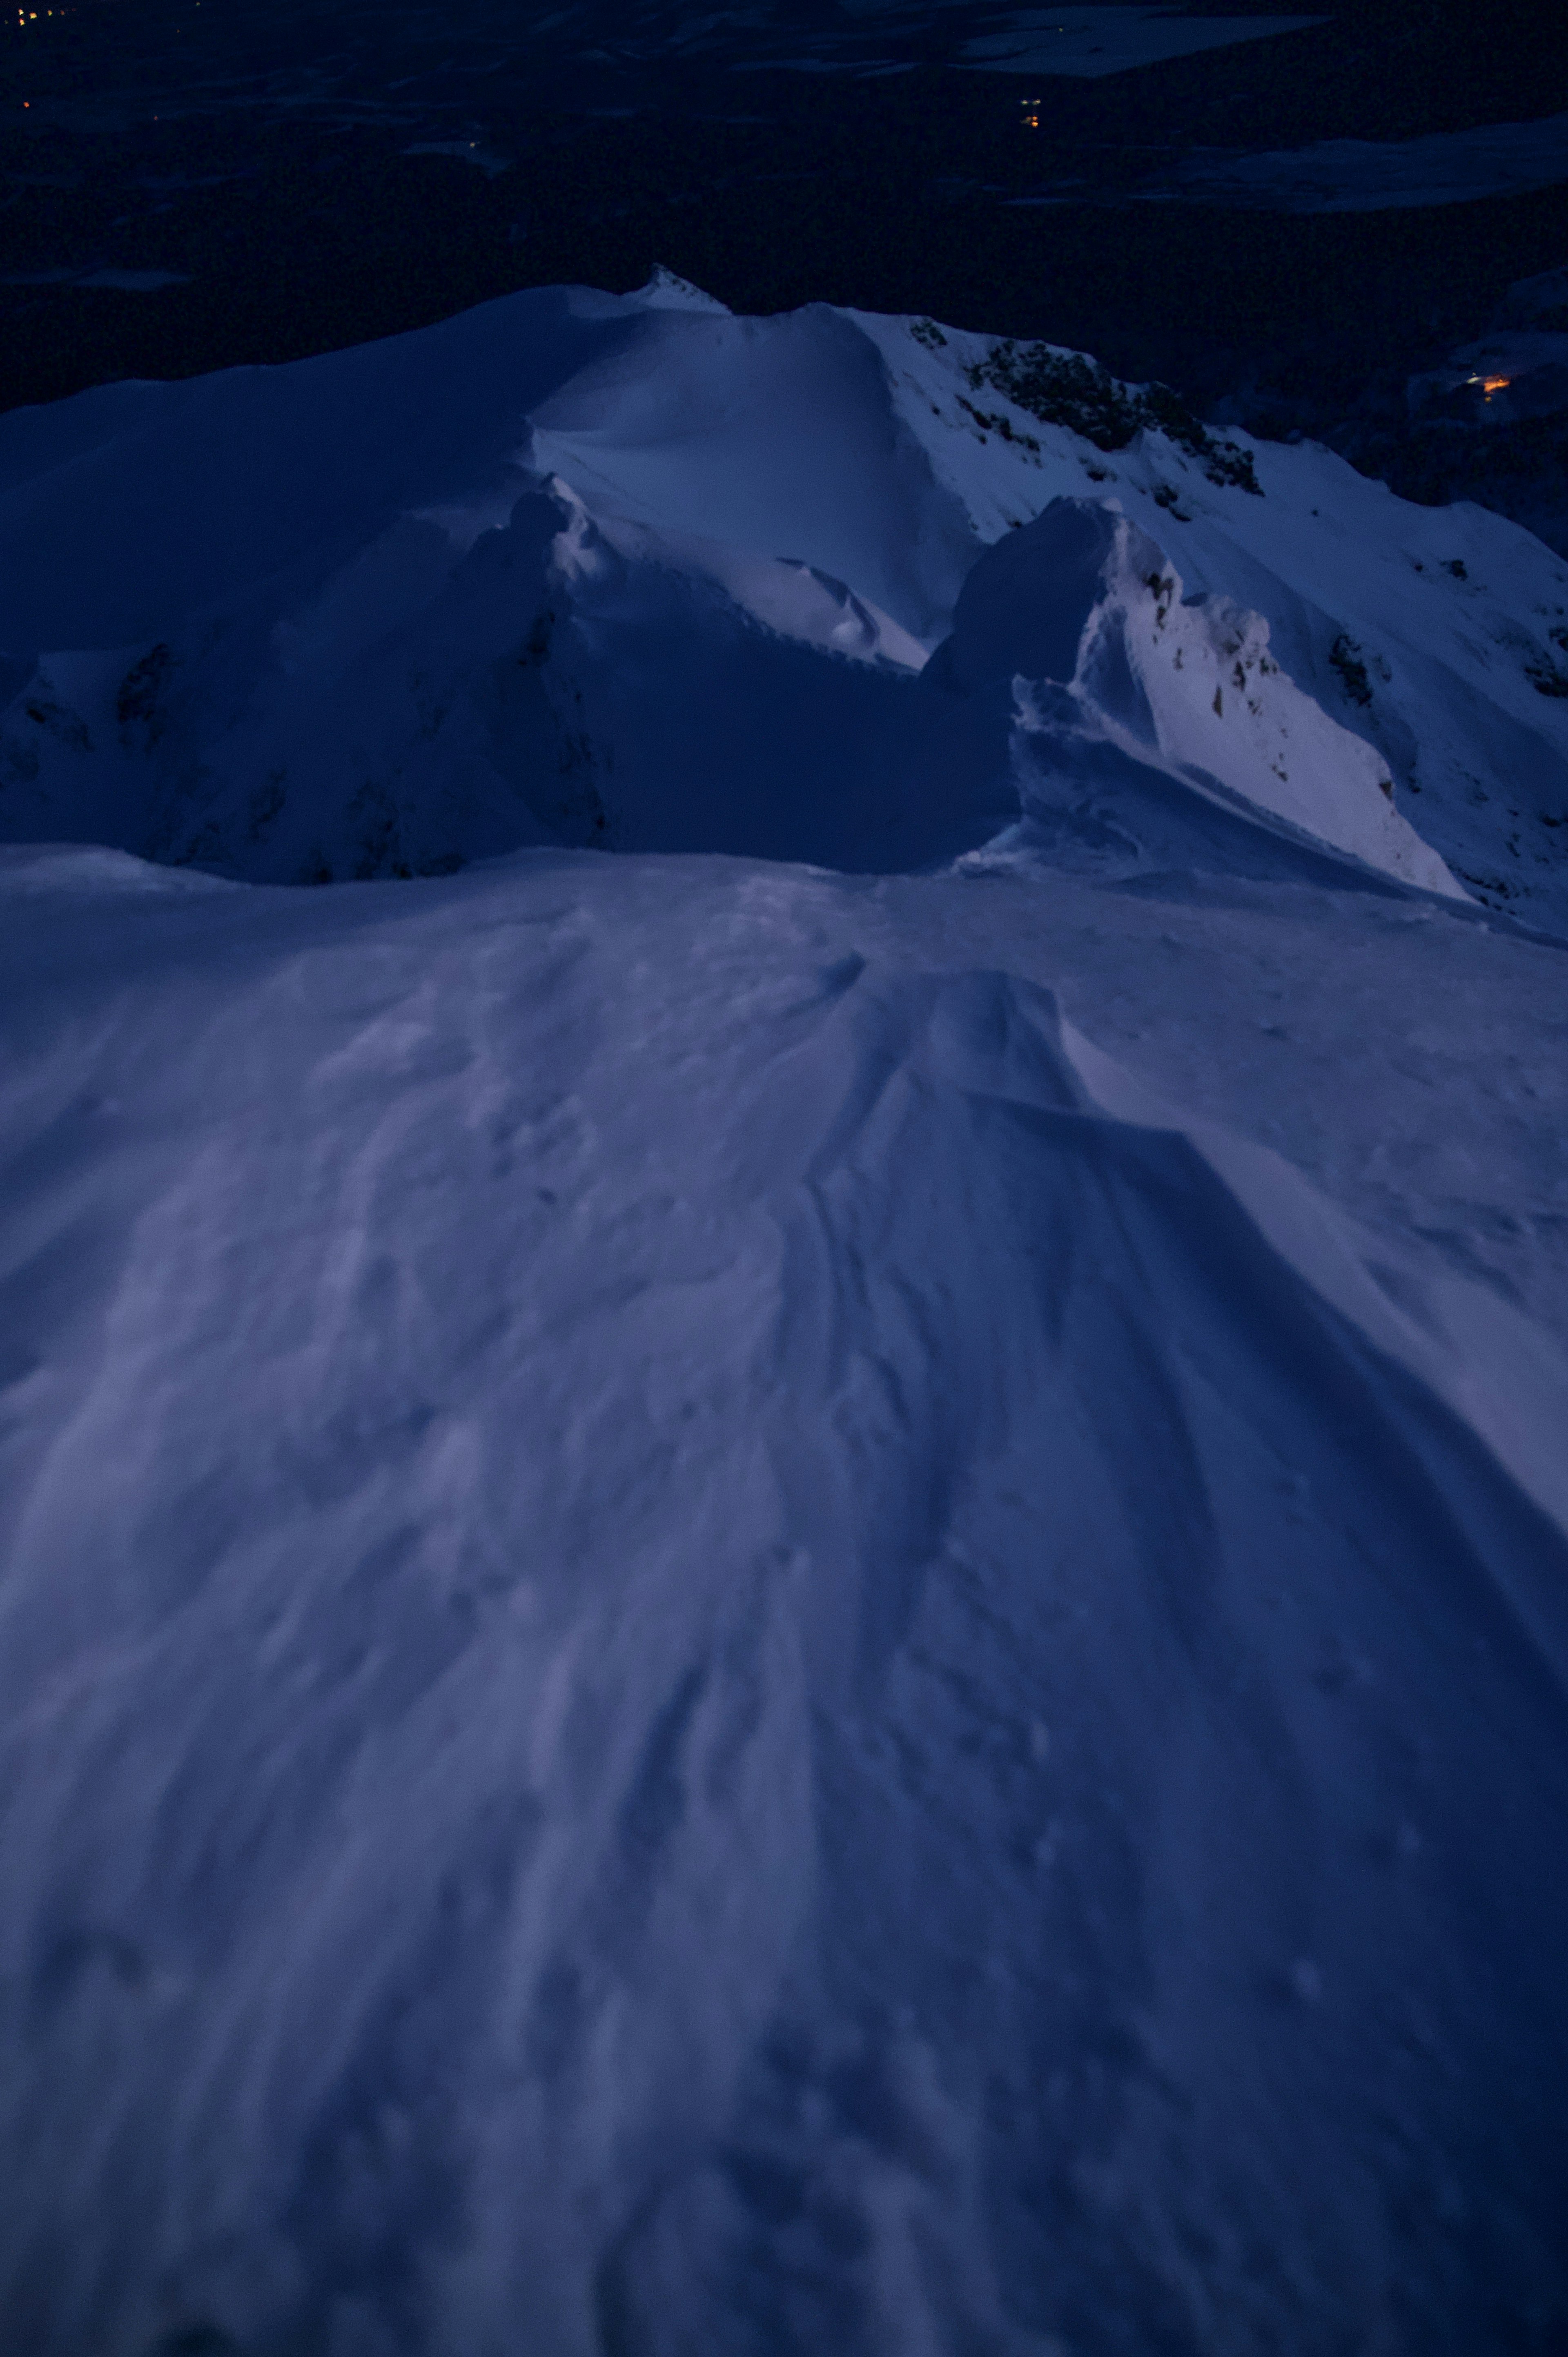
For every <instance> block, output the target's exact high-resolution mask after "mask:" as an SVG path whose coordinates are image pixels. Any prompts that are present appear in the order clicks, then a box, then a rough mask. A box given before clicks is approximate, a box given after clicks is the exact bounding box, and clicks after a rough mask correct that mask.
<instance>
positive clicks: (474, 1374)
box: [0, 282, 1568, 2357]
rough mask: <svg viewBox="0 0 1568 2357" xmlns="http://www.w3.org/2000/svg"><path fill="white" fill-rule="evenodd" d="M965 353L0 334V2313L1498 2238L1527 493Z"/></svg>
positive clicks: (459, 2330) (875, 335) (388, 2329)
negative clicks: (1340, 456) (69, 342)
mask: <svg viewBox="0 0 1568 2357" xmlns="http://www.w3.org/2000/svg"><path fill="white" fill-rule="evenodd" d="M988 355H990V360H989V361H988ZM988 366H989V367H990V374H989V376H988V375H987V372H986V371H987V367H988ZM999 374H1000V375H1004V376H1005V377H1006V378H1007V380H1008V382H1011V383H1013V384H1014V385H1015V388H1021V389H1023V390H1024V391H1026V392H1027V391H1028V389H1029V387H1030V386H1031V385H1036V386H1037V385H1039V384H1041V383H1047V382H1056V381H1057V380H1058V378H1059V377H1060V376H1061V371H1055V372H1053V371H1051V370H1050V369H1048V368H1047V367H1046V366H1044V364H1043V363H1042V364H1041V365H1039V366H1037V367H1036V368H1035V370H1034V371H1033V373H1032V374H1031V373H1030V371H1028V370H1027V369H1020V368H1015V367H1014V366H1013V365H1012V364H1011V363H1009V367H1008V368H1007V369H1006V370H1002V369H1000V368H999V367H998V366H996V365H995V364H994V348H993V347H991V346H989V345H988V343H987V342H986V340H985V339H964V338H960V337H957V336H955V335H952V334H950V333H949V332H948V331H946V330H943V329H941V328H937V327H935V326H934V325H932V323H930V322H923V321H915V322H909V321H897V320H871V319H865V318H861V317H853V316H851V315H847V314H844V313H841V312H835V311H832V310H828V309H813V310H811V311H809V312H806V313H803V314H800V315H797V316H795V317H790V318H787V319H780V320H767V321H754V320H744V319H736V318H732V317H729V316H728V315H727V314H725V313H723V312H722V311H720V310H718V309H717V308H716V307H712V306H708V305H706V304H705V303H704V302H703V298H701V297H700V296H697V295H696V294H695V293H694V291H693V290H690V289H682V288H681V287H679V286H673V287H672V286H671V285H669V284H668V283H663V282H660V283H659V284H656V285H655V286H654V287H652V288H651V289H650V290H645V293H644V295H643V296H639V297H628V298H616V297H609V296H596V295H592V294H589V293H585V292H582V291H568V292H562V291H560V290H554V291H551V292H547V293H544V294H542V295H536V296H521V297H518V298H515V300H513V301H511V302H509V303H505V304H500V305H492V306H490V307H488V308H486V309H485V310H483V311H479V312H476V313H473V314H470V315H469V316H468V317H467V318H465V319H461V320H455V321H452V322H449V323H448V324H447V325H446V327H444V328H437V329H435V330H432V331H430V332H429V333H428V334H424V335H421V336H417V337H411V338H404V339H399V340H397V341H396V342H393V343H390V344H386V345H382V346H378V347H374V348H371V349H370V350H363V351H359V352H349V353H343V354H339V355H337V356H334V357H333V358H332V359H331V360H329V361H313V362H309V363H306V364H305V365H304V366H302V367H299V368H290V369H285V370H279V371H239V372H235V373H234V374H232V375H230V376H226V377H222V378H217V379H211V380H208V381H205V382H197V383H193V384H188V385H172V386H161V385H160V386H149V385H128V386H118V387H111V388H106V389H103V390H102V391H101V392H99V393H92V394H90V395H87V396H84V397H83V398H82V399H81V400H79V401H76V402H71V403H67V404H60V405H59V406H58V407H57V408H55V409H52V410H48V411H38V412H33V413H24V414H18V415H14V416H12V417H9V418H6V419H0V546H3V547H4V550H5V568H4V569H3V570H0V646H4V647H5V650H6V655H5V662H6V664H7V665H8V668H7V669H6V671H5V673H4V678H5V683H6V686H7V689H8V691H9V692H10V693H11V701H10V702H9V704H8V705H7V707H6V710H5V721H4V731H3V741H4V761H5V767H4V769H3V770H0V829H3V830H4V832H5V835H6V836H7V837H9V838H10V841H9V842H8V843H7V845H6V846H5V847H4V848H0V1007H3V1008H4V1010H5V1015H4V1020H3V1022H0V1890H3V1891H4V1895H5V1904H4V1906H3V1907H0V2162H3V2164H4V2172H5V2184H6V2188H7V2199H6V2202H5V2206H4V2210H3V2212H0V2357H84V2353H85V2352H91V2357H698V2352H701V2357H709V2352H715V2357H719V2353H721V2352H722V2357H731V2352H734V2357H893V2352H897V2357H906V2353H907V2352H908V2357H958V2352H962V2357H1126V2352H1129V2351H1137V2352H1140V2353H1141V2357H1142V2352H1155V2351H1160V2352H1169V2357H1280V2352H1289V2357H1347V2352H1356V2353H1357V2357H1374V2352H1375V2357H1554V2352H1556V2351H1557V2349H1558V2348H1559V2347H1560V2345H1561V2344H1562V2342H1563V2335H1564V2333H1565V2332H1568V2242H1565V2240H1564V2236H1563V2231H1562V2227H1563V2216H1564V2214H1565V2212H1568V2163H1565V2160H1564V2152H1563V2137H1562V2133H1561V2124H1562V2118H1563V2106H1564V2102H1565V2101H1568V2005H1565V2003H1564V1997H1563V1973H1562V1958H1563V1953H1565V1951H1568V1883H1565V1881H1564V1878H1563V1876H1562V1875H1561V1874H1559V1873H1557V1872H1555V1871H1553V1870H1552V1863H1553V1860H1554V1858H1555V1857H1556V1853H1557V1850H1558V1848H1559V1847H1560V1845H1561V1829H1562V1825H1563V1821H1564V1814H1565V1812H1568V1475H1565V1471H1564V1464H1565V1458H1564V1452H1563V1447H1562V1436H1563V1431H1564V1429H1565V1428H1568V1252H1565V1248H1564V1247H1565V1243H1568V1176H1565V1171H1564V1163H1563V1153H1562V1138H1563V1134H1564V1127H1565V1125H1568V997H1565V996H1564V991H1563V959H1564V956H1565V954H1568V952H1565V951H1564V948H1563V938H1562V934H1563V924H1564V922H1565V921H1568V909H1565V907H1564V905H1563V903H1564V891H1565V885H1564V876H1565V871H1564V867H1563V859H1562V856H1561V855H1560V853H1559V852H1558V850H1557V845H1558V844H1559V843H1560V842H1561V840H1562V836H1563V833H1564V832H1568V830H1565V829H1564V828H1563V827H1562V826H1561V825H1560V823H1559V822H1561V821H1563V820H1568V806H1565V803H1564V800H1563V791H1564V782H1565V778H1568V769H1565V762H1568V737H1565V736H1564V732H1563V724H1564V717H1565V715H1568V699H1564V698H1562V697H1559V696H1557V695H1556V694H1552V693H1548V692H1547V691H1546V690H1545V689H1543V688H1542V687H1541V685H1540V684H1539V683H1538V682H1537V681H1534V680H1532V676H1531V674H1532V673H1535V674H1537V675H1538V677H1539V679H1544V680H1545V681H1547V683H1548V685H1550V683H1552V681H1553V680H1554V679H1555V677H1556V671H1555V669H1554V668H1553V666H1555V665H1556V663H1557V659H1558V648H1557V640H1556V639H1555V638H1554V637H1553V635H1552V634H1553V632H1554V631H1557V630H1559V629H1560V628H1563V629H1568V624H1560V623H1559V621H1558V620H1557V619H1556V617H1557V615H1558V613H1559V612H1560V610H1561V609H1560V608H1558V607H1556V606H1555V605H1554V603H1553V600H1554V599H1555V598H1556V597H1558V596H1559V595H1560V594H1563V590H1562V568H1560V567H1559V566H1558V565H1557V564H1556V560H1555V559H1553V558H1552V557H1551V555H1550V554H1549V553H1548V552H1547V551H1545V550H1544V549H1541V547H1540V546H1539V545H1538V544H1535V543H1533V542H1531V541H1530V539H1529V538H1528V536H1527V535H1525V534H1524V533H1520V532H1518V531H1517V530H1516V529H1514V528H1513V527H1511V526H1508V525H1506V524H1503V523H1501V522H1499V521H1498V519H1496V518H1493V517H1489V516H1486V515H1483V514H1481V513H1480V512H1479V511H1454V512H1451V513H1437V512H1428V511H1419V510H1412V509H1405V508H1403V507H1402V506H1401V505H1400V503H1399V502H1397V501H1394V500H1391V499H1390V498H1389V497H1388V496H1387V494H1386V493H1383V492H1380V490H1378V489H1377V488H1376V487H1375V486H1371V485H1368V484H1365V483H1361V482H1359V480H1358V479H1356V478H1354V477H1352V476H1350V475H1349V474H1348V470H1346V469H1344V468H1340V467H1339V466H1338V465H1337V462H1335V461H1332V460H1330V459H1328V458H1326V457H1324V455H1323V454H1322V453H1320V452H1314V451H1311V450H1306V449H1294V450H1280V449H1272V448H1270V447H1267V446H1262V445H1260V446H1249V451H1248V453H1247V455H1250V456H1251V458H1252V460H1253V462H1254V464H1255V468H1256V479H1257V482H1258V486H1259V490H1260V491H1261V494H1262V495H1261V496H1254V495H1253V493H1252V492H1251V490H1248V489H1247V488H1245V481H1246V470H1245V468H1242V467H1240V464H1232V463H1230V462H1229V461H1228V462H1227V465H1224V466H1221V465H1213V464H1211V465H1210V467H1209V468H1208V470H1207V471H1206V467H1205V462H1204V454H1203V452H1202V450H1201V448H1198V447H1194V444H1193V438H1192V436H1191V435H1190V434H1189V435H1188V436H1187V442H1186V443H1184V442H1183V440H1182V439H1181V436H1180V433H1179V432H1178V433H1177V435H1176V438H1175V439H1173V438H1172V436H1171V435H1169V434H1166V433H1165V432H1164V431H1163V430H1162V429H1160V428H1158V427H1157V426H1152V425H1148V424H1147V423H1146V421H1145V422H1144V423H1142V424H1141V425H1139V426H1138V429H1137V431H1136V432H1133V431H1132V430H1131V429H1128V432H1127V436H1126V438H1125V439H1123V440H1122V441H1120V442H1119V443H1118V445H1117V447H1114V448H1105V447H1101V444H1100V443H1098V442H1096V441H1094V440H1093V439H1091V438H1089V437H1088V436H1087V435H1086V434H1085V433H1083V432H1080V431H1078V430H1076V429H1075V428H1074V427H1073V426H1072V425H1066V424H1063V423H1062V422H1061V421H1060V419H1059V418H1058V419H1057V420H1056V421H1055V422H1053V421H1052V420H1051V419H1050V418H1047V417H1044V416H1040V415H1036V414H1034V413H1033V412H1031V411H1030V410H1028V409H1026V408H1025V407H1022V406H1020V405H1019V404H1018V403H1017V402H1016V401H1015V400H1014V399H1013V398H1012V396H1011V395H1010V394H1009V393H1006V392H1005V391H998V390H997V386H996V383H995V381H994V380H995V378H996V377H997V376H998V375H999ZM1069 375H1071V376H1072V380H1073V382H1077V381H1078V378H1077V375H1076V374H1074V372H1071V371H1069ZM1097 397H1098V396H1097ZM1128 406H1129V405H1128V404H1122V408H1119V409H1115V415H1114V416H1113V418H1112V426H1113V428H1114V434H1113V435H1111V436H1102V438H1114V435H1120V434H1121V433H1122V428H1123V427H1124V426H1125V425H1126V422H1127V421H1126V415H1125V414H1123V411H1124V410H1125V409H1126V408H1127V407H1128ZM1112 408H1115V404H1112ZM1152 408H1153V404H1152V402H1151V414H1152ZM1142 414H1143V413H1142V412H1140V415H1142ZM1088 422H1090V423H1092V420H1089V421H1088ZM1176 424H1177V425H1179V421H1176ZM1004 428H1005V430H1004ZM1097 430H1098V429H1097ZM1228 469H1229V471H1228ZM1215 475H1219V478H1220V479H1219V480H1216V479H1214V476H1215ZM1315 511H1316V512H1315ZM1445 563H1451V564H1452V565H1457V566H1458V567H1459V570H1458V571H1457V572H1455V571H1454V570H1444V569H1443V565H1444V564H1445ZM1532 798H1533V799H1532ZM1499 813H1501V815H1500V817H1499ZM1527 822H1528V823H1527ZM1532 829H1533V832H1532V831H1531V830H1532ZM29 832H30V833H31V834H33V835H34V836H35V837H36V838H37V839H36V840H34V841H32V842H28V840H27V837H28V835H29ZM50 838H53V839H50ZM603 849H612V850H614V851H615V852H616V854H617V855H618V856H613V857H610V856H602V850H603ZM148 853H156V855H157V858H156V861H155V860H153V859H149V858H148V857H147V856H145V855H146V854H148ZM503 854H504V855H507V856H499V855H503ZM650 855H652V856H650ZM717 855H723V856H717ZM441 870H446V871H447V872H433V871H441ZM417 871H424V872H417ZM350 877H360V878H362V879H363V880H359V881H354V882H347V881H339V882H336V883H335V884H334V888H330V889H323V890H301V889H297V888H294V887H295V885H296V884H298V883H299V882H301V881H304V880H317V881H325V880H327V879H328V878H332V879H347V878H350ZM398 879H401V880H398ZM1481 897H1487V898H1490V899H1493V900H1499V901H1500V900H1504V899H1507V900H1508V901H1509V903H1510V904H1511V905H1517V906H1518V907H1520V909H1522V910H1524V911H1525V912H1526V913H1528V914H1530V915H1531V916H1532V917H1534V918H1535V919H1536V920H1537V921H1536V923H1535V924H1534V925H1533V926H1527V925H1524V924H1516V923H1509V922H1505V923H1498V922H1497V921H1495V920H1493V919H1492V918H1490V917H1489V916H1488V915H1487V912H1486V911H1485V910H1483V909H1481V908H1479V907H1477V905H1476V903H1477V899H1479V898H1481Z"/></svg>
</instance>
